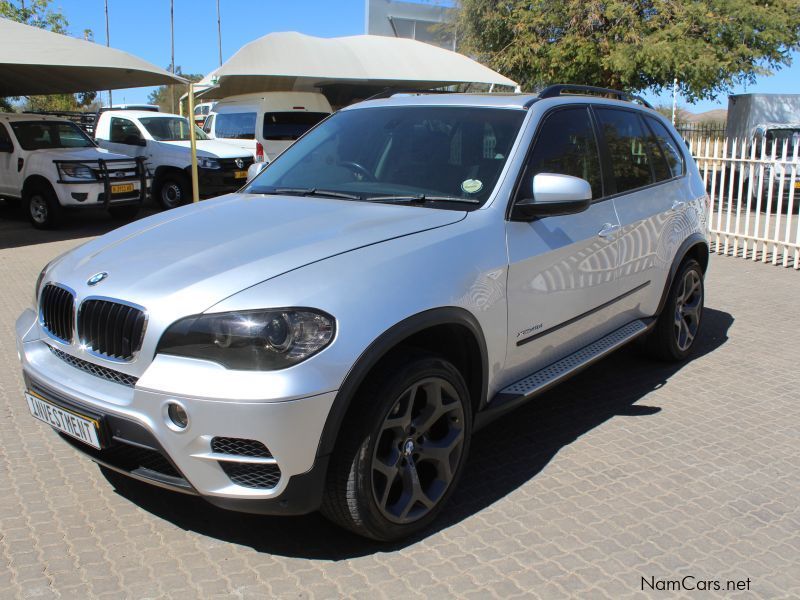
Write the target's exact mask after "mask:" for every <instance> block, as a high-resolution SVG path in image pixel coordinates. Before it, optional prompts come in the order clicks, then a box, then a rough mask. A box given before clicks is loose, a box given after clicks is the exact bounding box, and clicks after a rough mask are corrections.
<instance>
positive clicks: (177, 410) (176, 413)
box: [167, 403, 189, 429]
mask: <svg viewBox="0 0 800 600" xmlns="http://www.w3.org/2000/svg"><path fill="white" fill-rule="evenodd" d="M167 415H168V416H169V420H170V421H172V423H173V424H174V425H175V427H177V428H178V429H186V426H187V425H188V424H189V415H187V414H186V411H185V410H184V408H183V407H182V406H181V405H180V404H173V403H170V404H169V406H168V407H167Z"/></svg>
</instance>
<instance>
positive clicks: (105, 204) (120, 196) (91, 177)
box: [0, 113, 147, 229]
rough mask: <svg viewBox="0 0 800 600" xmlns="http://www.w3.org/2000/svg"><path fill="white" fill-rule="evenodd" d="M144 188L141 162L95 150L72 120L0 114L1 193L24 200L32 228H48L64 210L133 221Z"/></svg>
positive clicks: (15, 201)
mask: <svg viewBox="0 0 800 600" xmlns="http://www.w3.org/2000/svg"><path fill="white" fill-rule="evenodd" d="M146 190H147V183H146V174H145V169H144V164H143V162H142V161H141V160H137V159H135V158H131V157H130V156H125V155H123V154H114V153H112V152H109V151H108V150H104V149H102V148H98V147H97V145H96V144H95V143H94V142H93V141H92V140H91V138H89V137H88V136H87V135H86V134H85V133H84V132H83V131H82V130H81V129H80V127H78V126H77V125H75V124H74V123H72V122H70V121H68V120H65V119H59V118H56V117H52V116H46V115H36V114H26V113H20V114H16V113H0V197H3V198H5V199H6V201H7V202H9V203H10V204H16V205H19V204H20V203H22V204H24V205H25V211H26V213H27V214H28V217H29V218H30V220H31V223H32V224H33V226H34V227H37V228H39V229H52V228H54V227H57V226H58V224H59V223H60V221H61V219H62V217H63V213H64V211H65V210H71V209H83V208H92V207H101V208H105V209H107V210H108V212H109V213H111V216H112V217H115V218H120V219H126V220H127V219H132V218H133V217H135V216H136V213H138V212H139V207H140V206H141V204H142V202H143V200H144V196H145V193H146Z"/></svg>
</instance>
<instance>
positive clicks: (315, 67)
mask: <svg viewBox="0 0 800 600" xmlns="http://www.w3.org/2000/svg"><path fill="white" fill-rule="evenodd" d="M213 80H214V82H215V83H216V86H215V87H214V88H211V89H209V90H207V91H206V92H204V95H206V96H213V97H215V98H224V97H227V96H232V95H238V94H246V93H251V92H269V91H288V90H308V89H313V88H320V87H325V86H330V85H342V84H343V85H350V84H357V85H365V86H376V87H379V86H385V87H405V88H409V89H411V88H415V89H417V88H418V89H427V88H436V87H444V86H448V85H454V84H460V83H481V84H487V85H501V86H509V87H516V85H517V84H516V82H514V81H512V80H511V79H509V78H507V77H504V76H503V75H501V74H500V73H497V72H496V71H493V70H492V69H490V68H488V67H486V66H484V65H482V64H480V63H479V62H476V61H474V60H472V59H471V58H469V57H467V56H464V55H463V54H458V53H457V52H452V51H450V50H445V49H443V48H439V47H437V46H433V45H430V44H426V43H423V42H418V41H416V40H410V39H405V38H391V37H384V36H377V35H356V36H349V37H341V38H318V37H313V36H309V35H304V34H301V33H297V32H281V33H271V34H268V35H265V36H264V37H261V38H259V39H257V40H255V41H253V42H250V43H249V44H246V45H245V46H243V47H242V48H241V49H240V50H239V51H238V52H237V53H236V54H234V55H233V56H232V57H231V58H230V59H229V60H228V61H227V62H226V63H224V64H223V65H222V66H221V67H219V68H218V69H217V70H216V71H215V73H214V74H213Z"/></svg>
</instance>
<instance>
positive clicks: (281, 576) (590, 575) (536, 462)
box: [0, 213, 800, 599]
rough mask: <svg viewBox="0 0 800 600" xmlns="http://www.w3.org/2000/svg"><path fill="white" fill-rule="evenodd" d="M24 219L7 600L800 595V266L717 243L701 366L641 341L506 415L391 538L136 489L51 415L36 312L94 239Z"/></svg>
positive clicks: (2, 468) (2, 361)
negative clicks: (37, 387) (689, 580)
mask: <svg viewBox="0 0 800 600" xmlns="http://www.w3.org/2000/svg"><path fill="white" fill-rule="evenodd" d="M3 214H5V213H3ZM13 227H15V225H14V224H13V223H11V224H8V223H4V222H2V221H0V281H2V285H0V365H2V367H0V483H2V489H3V493H2V494H0V566H1V567H2V568H0V597H2V598H27V597H31V598H34V597H36V598H53V597H60V598H82V599H83V598H94V597H98V598H100V597H108V598H112V597H114V598H118V597H130V598H189V597H198V598H200V597H202V598H214V597H220V598H231V597H233V598H264V597H276V598H277V597H280V598H301V599H304V598H338V597H351V598H370V599H374V598H393V597H398V596H400V597H403V598H425V597H428V598H431V597H435V598H441V597H459V598H470V597H475V598H488V597H496V598H511V597H521V598H522V597H541V598H560V597H565V596H575V597H581V598H583V597H588V598H614V599H618V598H627V597H641V596H642V595H643V592H642V589H641V578H642V577H648V578H649V577H651V576H652V577H655V578H656V579H676V578H680V577H683V576H685V575H692V576H695V577H697V578H698V579H704V578H708V579H720V580H726V579H746V578H748V577H749V578H750V579H751V582H752V583H751V591H749V592H739V593H726V594H724V595H725V596H726V597H732V598H737V597H753V596H755V597H762V598H770V597H775V598H779V597H780V598H790V597H798V596H800V568H798V566H797V565H798V556H800V469H798V468H797V457H798V454H800V434H798V431H800V429H798V423H800V392H798V390H799V389H800V370H798V368H797V357H798V356H800V310H798V309H799V308H800V306H798V301H797V299H798V297H800V274H798V273H795V272H792V271H790V270H781V269H774V268H767V267H764V266H763V265H759V264H753V263H752V262H750V261H746V260H742V259H736V258H727V257H717V256H714V257H712V260H711V268H710V271H709V275H708V279H707V296H708V297H707V303H706V305H707V311H706V320H705V323H704V326H703V328H704V331H703V333H702V339H701V341H700V345H699V348H698V351H697V353H696V355H695V357H694V358H693V360H691V361H689V362H688V363H686V364H683V365H677V366H676V365H667V364H661V363H654V362H651V361H649V360H647V359H645V358H643V357H641V356H639V352H638V349H637V347H630V348H626V349H624V350H623V351H621V352H619V353H617V354H616V355H614V356H612V357H610V358H608V359H606V360H604V361H602V362H600V363H598V364H597V365H595V366H593V367H592V368H590V369H588V370H587V371H585V372H584V373H582V374H581V375H579V376H578V377H577V378H575V379H573V380H572V381H570V382H568V383H566V384H564V385H562V386H560V387H558V388H556V389H554V390H553V391H551V392H549V393H548V394H547V395H545V396H542V397H541V398H540V399H538V400H536V401H535V402H534V403H533V404H530V405H527V406H525V407H523V408H521V409H520V410H518V411H517V412H515V413H514V414H513V415H512V416H509V417H507V418H504V419H502V420H500V421H498V422H496V423H495V424H493V425H491V426H490V427H489V428H487V429H486V430H485V431H483V432H481V433H480V434H478V435H477V436H476V438H475V440H474V443H473V445H472V453H471V457H470V463H469V466H468V468H467V471H466V473H465V476H464V479H463V480H462V484H461V487H460V488H459V490H458V492H457V493H456V494H455V496H454V498H453V503H452V504H451V506H449V507H448V509H447V510H446V511H445V513H444V514H443V516H442V518H441V519H440V520H439V522H437V523H436V524H435V526H434V528H433V529H432V530H431V531H429V532H427V533H426V534H425V535H423V536H421V537H420V538H419V539H416V540H414V541H411V542H408V543H405V544H402V543H401V544H395V545H390V546H386V547H384V546H381V545H379V544H375V543H372V542H368V541H365V540H361V539H359V538H357V537H355V536H352V535H351V534H348V533H346V532H343V531H340V530H338V529H336V528H335V527H334V526H332V525H330V524H329V523H327V522H326V521H325V520H324V519H322V518H321V517H320V516H319V515H309V516H306V517H298V518H276V517H260V516H251V515H243V514H237V513H225V512H223V511H220V510H218V509H215V508H213V507H211V506H210V505H208V504H206V503H204V502H203V501H200V500H198V499H196V498H189V497H184V496H181V495H176V494H171V493H169V492H165V491H162V490H158V489H156V488H149V487H145V486H139V485H138V484H136V485H133V486H131V487H130V488H126V489H125V490H118V491H116V490H115V489H114V487H113V486H112V485H111V484H110V483H109V481H107V480H106V479H105V478H104V477H103V476H102V475H101V473H100V471H99V470H98V469H97V467H96V466H94V465H93V464H91V463H90V462H89V461H87V460H86V459H85V458H83V457H82V456H79V455H78V454H77V453H76V452H75V451H74V450H72V449H71V448H70V447H68V446H67V445H66V444H64V443H63V442H62V441H61V440H60V439H58V438H57V436H55V434H53V433H52V432H51V431H50V430H49V429H48V428H47V427H45V426H44V425H43V424H41V423H39V422H37V421H35V420H34V419H32V418H31V417H30V416H29V415H28V413H27V407H26V405H25V402H24V400H23V399H22V379H21V376H20V371H19V368H18V366H17V357H16V350H15V348H14V342H13V326H14V321H15V319H16V317H17V315H18V314H19V313H20V312H21V311H22V310H23V309H24V308H25V307H26V306H28V305H29V304H30V302H31V299H30V298H31V290H32V287H33V284H34V281H35V279H36V276H37V274H38V271H39V269H40V268H41V267H42V266H43V265H44V264H45V263H46V262H47V261H48V260H50V259H51V258H52V257H53V256H55V255H57V254H58V253H60V252H63V251H65V250H67V249H69V248H71V247H74V246H75V245H77V244H78V243H80V242H81V241H83V240H82V239H78V238H75V239H70V235H71V234H70V230H68V231H67V232H66V233H58V234H51V235H58V236H59V239H60V240H61V241H55V242H52V243H37V244H32V243H31V244H30V245H25V243H26V242H25V240H26V237H25V235H23V233H24V232H23V233H20V232H19V231H17V230H14V231H13V232H12V233H13V235H8V236H6V233H7V232H9V231H11V229H12V228H13ZM22 227H23V226H22V225H20V227H18V228H17V229H19V230H20V231H21V230H22ZM87 227H88V229H86V228H83V229H79V231H81V232H85V231H88V232H90V231H92V227H94V229H95V230H96V229H98V228H99V227H101V225H99V224H95V225H93V226H87ZM4 236H5V237H4ZM30 239H36V240H39V241H41V240H44V239H46V238H45V237H44V236H43V234H40V233H36V234H31V236H30ZM131 490H133V491H131ZM696 594H697V593H695V595H696ZM644 595H652V596H653V597H666V595H665V593H664V592H649V593H645V594H644ZM676 596H679V594H678V595H676V594H670V595H669V597H676ZM713 596H714V597H722V595H721V594H716V595H713ZM685 597H693V595H692V594H690V593H688V592H687V593H686V594H685ZM709 597H711V596H709Z"/></svg>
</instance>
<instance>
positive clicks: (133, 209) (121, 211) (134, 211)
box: [108, 204, 141, 221]
mask: <svg viewBox="0 0 800 600" xmlns="http://www.w3.org/2000/svg"><path fill="white" fill-rule="evenodd" d="M140 208H141V206H139V205H138V204H128V205H127V206H110V207H109V208H108V214H110V215H111V218H112V219H114V220H117V221H133V220H134V219H135V218H136V215H138V214H139V209H140Z"/></svg>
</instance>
